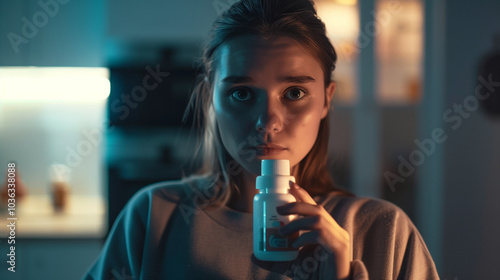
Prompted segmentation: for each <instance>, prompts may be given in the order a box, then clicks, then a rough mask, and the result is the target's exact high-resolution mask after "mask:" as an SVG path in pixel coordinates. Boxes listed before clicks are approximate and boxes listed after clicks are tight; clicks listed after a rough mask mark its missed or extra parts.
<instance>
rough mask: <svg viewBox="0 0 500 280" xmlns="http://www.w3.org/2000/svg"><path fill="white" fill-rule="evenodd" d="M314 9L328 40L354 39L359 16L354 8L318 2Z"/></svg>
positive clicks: (357, 29)
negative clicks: (324, 26) (322, 24)
mask: <svg viewBox="0 0 500 280" xmlns="http://www.w3.org/2000/svg"><path fill="white" fill-rule="evenodd" d="M316 7H317V10H318V16H319V17H320V18H321V20H322V21H323V22H324V23H325V25H326V31H327V32H328V37H330V39H332V40H335V41H336V40H348V41H353V40H355V39H356V37H357V36H358V32H359V14H358V9H357V8H356V7H355V6H346V5H339V4H336V3H335V2H326V1H319V2H317V3H316Z"/></svg>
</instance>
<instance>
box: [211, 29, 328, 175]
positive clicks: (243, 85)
mask: <svg viewBox="0 0 500 280" xmlns="http://www.w3.org/2000/svg"><path fill="white" fill-rule="evenodd" d="M217 54H218V62H217V64H216V71H215V74H214V83H213V85H214V88H213V89H214V94H213V109H214V112H215V118H216V122H217V124H218V128H219V132H220V135H221V139H222V142H223V145H224V147H225V148H226V150H227V151H228V152H229V154H230V155H231V156H232V158H233V159H235V160H236V161H237V162H238V163H239V164H240V165H241V166H243V168H245V169H246V170H247V171H249V172H250V173H253V174H254V175H259V174H260V161H261V160H263V159H288V160H289V161H290V166H291V167H293V166H295V165H296V164H297V163H299V162H300V161H301V160H302V159H303V158H304V157H305V156H306V155H307V153H308V152H309V151H310V150H311V148H312V146H313V145H314V142H315V141H316V137H317V135H318V130H319V124H320V121H321V119H323V118H324V117H326V115H327V113H328V109H329V104H330V100H331V97H332V95H333V92H334V90H335V84H334V83H331V84H330V86H328V87H327V88H326V89H325V86H324V84H325V83H324V73H323V70H322V68H321V65H320V64H319V63H318V62H317V61H316V59H315V58H314V57H313V56H312V55H311V54H310V53H309V52H307V51H306V50H305V49H303V48H302V47H301V46H300V45H299V44H298V43H297V42H296V41H295V40H293V39H291V38H288V37H280V38H278V39H274V40H263V39H259V38H258V37H256V36H240V37H236V38H233V39H231V40H229V41H227V42H225V43H224V44H222V45H221V46H220V47H219V48H218V49H217ZM325 91H326V95H325ZM262 145H264V146H265V145H277V146H275V147H278V149H273V146H268V147H271V148H268V147H267V148H266V147H264V146H262ZM257 146H261V147H257ZM280 147H281V148H280ZM231 168H234V166H233V167H230V166H229V167H228V169H229V170H230V169H231ZM234 175H236V174H234Z"/></svg>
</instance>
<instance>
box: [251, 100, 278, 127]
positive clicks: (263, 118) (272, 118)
mask: <svg viewBox="0 0 500 280" xmlns="http://www.w3.org/2000/svg"><path fill="white" fill-rule="evenodd" d="M261 105H262V108H261V110H260V113H259V116H258V119H257V123H256V125H255V128H256V130H257V132H259V133H278V132H280V131H281V130H282V129H283V118H282V115H283V114H282V113H283V112H282V111H283V109H282V108H281V107H280V106H279V105H278V104H274V102H270V101H269V100H263V102H262V104H261Z"/></svg>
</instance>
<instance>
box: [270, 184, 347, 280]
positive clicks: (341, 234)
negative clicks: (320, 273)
mask: <svg viewBox="0 0 500 280" xmlns="http://www.w3.org/2000/svg"><path fill="white" fill-rule="evenodd" d="M290 193H291V194H292V195H293V196H295V198H296V199H297V202H292V203H287V204H285V205H282V206H279V207H277V211H278V213H279V214H280V215H292V214H297V215H302V216H304V217H303V218H299V219H296V220H293V221H291V222H290V223H288V224H287V225H285V226H283V227H281V228H280V232H281V233H282V234H284V235H290V234H293V233H298V232H299V231H300V230H310V231H309V232H307V233H304V234H302V235H301V236H300V237H299V238H298V239H297V241H295V243H294V244H293V246H294V247H297V248H298V247H302V246H304V245H306V244H321V245H322V246H327V247H328V248H326V249H327V250H328V251H330V252H333V253H334V254H335V260H336V264H337V278H338V279H348V277H349V274H350V263H351V248H350V246H351V243H350V239H349V233H347V231H345V230H344V229H343V228H342V227H340V226H339V224H337V222H336V221H335V220H334V219H333V218H332V216H331V215H330V214H329V213H328V212H327V211H326V210H325V209H324V208H323V206H322V205H317V204H316V202H315V201H314V200H313V199H312V197H311V196H310V195H309V193H307V191H306V190H304V189H303V188H301V187H299V185H298V184H296V183H294V184H293V185H292V187H291V188H290ZM320 241H321V242H320Z"/></svg>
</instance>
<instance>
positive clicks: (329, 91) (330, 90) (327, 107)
mask: <svg viewBox="0 0 500 280" xmlns="http://www.w3.org/2000/svg"><path fill="white" fill-rule="evenodd" d="M335 87H336V84H335V82H334V81H331V82H330V84H329V85H328V87H326V89H325V97H326V98H325V105H324V107H323V111H322V112H321V118H322V119H323V118H324V117H326V115H328V110H330V105H331V102H332V98H333V94H334V93H335Z"/></svg>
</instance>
